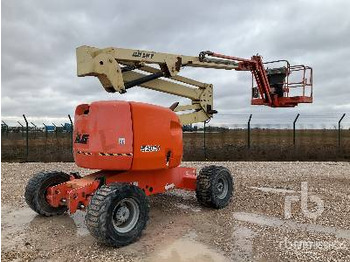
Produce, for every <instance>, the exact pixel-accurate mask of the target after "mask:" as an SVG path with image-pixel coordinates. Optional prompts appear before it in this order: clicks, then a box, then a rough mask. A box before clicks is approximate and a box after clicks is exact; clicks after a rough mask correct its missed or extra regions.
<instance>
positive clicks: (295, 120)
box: [293, 114, 300, 146]
mask: <svg viewBox="0 0 350 262" xmlns="http://www.w3.org/2000/svg"><path fill="white" fill-rule="evenodd" d="M299 116H300V114H297V116H296V117H295V119H294V121H293V145H294V146H295V124H296V122H297V120H298V118H299Z"/></svg>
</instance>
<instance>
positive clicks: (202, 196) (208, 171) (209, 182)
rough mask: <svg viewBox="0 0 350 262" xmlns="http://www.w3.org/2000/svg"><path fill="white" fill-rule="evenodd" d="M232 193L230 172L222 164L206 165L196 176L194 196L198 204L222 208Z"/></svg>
mask: <svg viewBox="0 0 350 262" xmlns="http://www.w3.org/2000/svg"><path fill="white" fill-rule="evenodd" d="M232 193H233V178H232V175H231V172H230V171H229V170H228V169H227V168H225V167H222V166H207V167H204V168H203V169H201V171H200V172H199V175H198V177H197V184H196V197H197V200H198V202H199V203H200V204H202V205H204V206H207V207H212V208H217V209H220V208H224V207H226V206H227V205H228V203H229V202H230V199H231V196H232Z"/></svg>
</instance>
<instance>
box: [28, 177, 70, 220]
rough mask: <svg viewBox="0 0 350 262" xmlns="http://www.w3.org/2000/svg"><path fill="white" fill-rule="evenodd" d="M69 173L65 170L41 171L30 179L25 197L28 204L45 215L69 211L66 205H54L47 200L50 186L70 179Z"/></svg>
mask: <svg viewBox="0 0 350 262" xmlns="http://www.w3.org/2000/svg"><path fill="white" fill-rule="evenodd" d="M69 178H70V177H69V175H68V174H66V173H64V172H59V171H51V172H40V173H37V174H35V175H34V176H33V177H32V178H31V179H29V181H28V184H27V186H26V189H25V193H24V197H25V200H26V202H27V204H28V206H29V207H30V208H31V209H33V210H34V211H35V212H37V213H38V214H40V215H43V216H54V215H61V214H63V213H64V212H66V211H67V207H66V206H60V207H53V206H51V205H50V204H49V203H48V202H47V200H46V191H47V189H48V188H49V187H51V186H55V185H58V184H61V183H64V182H66V181H69Z"/></svg>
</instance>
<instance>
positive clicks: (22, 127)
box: [17, 121, 24, 137]
mask: <svg viewBox="0 0 350 262" xmlns="http://www.w3.org/2000/svg"><path fill="white" fill-rule="evenodd" d="M17 123H18V124H19V125H20V126H21V136H22V137H23V134H24V133H23V129H24V126H23V125H22V123H21V122H19V121H17Z"/></svg>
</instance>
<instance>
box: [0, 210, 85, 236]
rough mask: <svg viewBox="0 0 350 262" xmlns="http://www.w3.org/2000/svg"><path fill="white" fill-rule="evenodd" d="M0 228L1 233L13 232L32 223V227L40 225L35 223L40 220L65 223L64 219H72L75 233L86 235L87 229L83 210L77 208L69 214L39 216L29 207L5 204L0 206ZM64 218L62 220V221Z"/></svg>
mask: <svg viewBox="0 0 350 262" xmlns="http://www.w3.org/2000/svg"><path fill="white" fill-rule="evenodd" d="M1 211H2V212H1V229H2V233H3V235H9V234H15V233H19V232H21V231H23V230H24V229H25V228H26V227H27V226H29V225H30V224H33V223H34V224H33V225H34V227H36V226H40V225H36V224H37V223H38V221H36V220H40V222H39V224H41V223H45V222H46V223H52V221H55V220H59V223H61V224H62V225H65V224H67V223H65V222H68V221H66V220H71V219H72V220H73V221H74V225H75V226H74V228H76V233H77V235H79V236H86V235H88V234H89V231H88V229H87V227H86V225H85V212H82V211H80V210H78V211H77V212H76V213H74V214H73V215H70V216H57V217H42V216H39V215H38V214H37V213H36V212H34V211H33V210H32V209H30V208H29V207H23V208H21V209H13V208H10V207H7V206H2V208H1ZM62 220H64V221H62ZM68 224H69V223H68Z"/></svg>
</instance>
